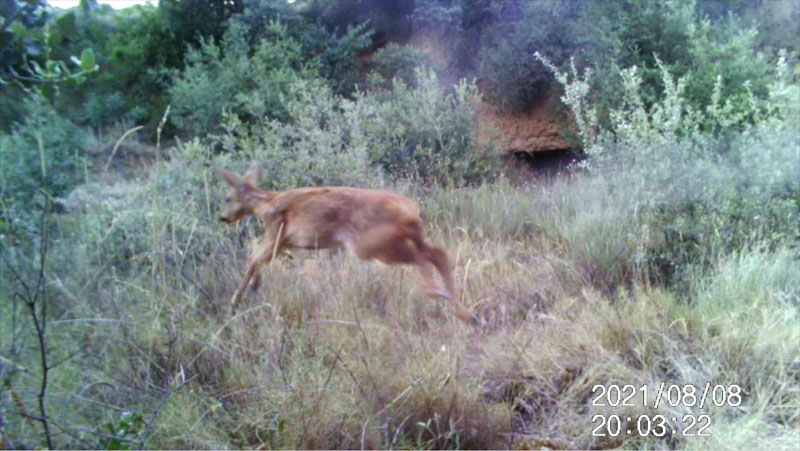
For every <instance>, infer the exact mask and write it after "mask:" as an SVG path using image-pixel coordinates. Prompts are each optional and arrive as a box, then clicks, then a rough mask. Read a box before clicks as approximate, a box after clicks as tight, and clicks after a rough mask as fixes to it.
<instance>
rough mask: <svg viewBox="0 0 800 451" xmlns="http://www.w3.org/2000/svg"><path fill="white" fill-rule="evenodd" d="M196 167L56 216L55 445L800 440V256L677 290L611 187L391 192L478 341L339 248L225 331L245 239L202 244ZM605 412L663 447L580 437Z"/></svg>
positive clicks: (52, 286)
mask: <svg viewBox="0 0 800 451" xmlns="http://www.w3.org/2000/svg"><path fill="white" fill-rule="evenodd" d="M189 164H191V163H182V162H181V161H180V160H175V161H173V162H172V163H170V164H164V165H160V166H158V167H156V168H155V170H154V171H153V173H152V174H151V175H150V176H147V177H146V178H144V179H141V180H131V181H128V182H119V183H117V184H116V185H114V186H113V187H109V186H102V185H84V186H82V187H80V188H79V189H78V190H76V191H75V192H74V193H73V194H72V195H71V198H70V200H71V201H72V202H73V203H72V204H69V205H72V207H70V210H68V211H67V212H65V213H63V214H61V215H60V216H59V218H58V219H57V220H58V221H59V223H60V225H61V228H60V229H61V230H63V232H62V233H63V234H62V235H60V236H58V237H56V242H57V243H58V244H57V245H56V246H55V248H54V249H53V251H52V252H51V255H50V257H49V258H50V260H49V262H50V263H49V279H48V280H49V281H50V282H49V290H50V292H51V296H52V298H51V299H52V300H51V303H50V305H51V318H52V319H51V322H50V326H49V327H50V336H49V339H50V343H51V353H52V354H53V355H54V357H53V359H58V358H61V357H64V356H67V355H69V354H70V353H71V352H72V351H73V350H75V349H80V350H81V352H80V353H79V354H78V356H77V357H75V358H72V359H70V360H67V361H66V362H65V363H63V364H61V365H59V366H58V367H57V368H56V369H54V370H53V371H52V373H51V382H50V383H51V389H50V392H49V394H48V397H49V398H48V399H49V415H50V416H51V417H52V418H53V421H54V423H56V424H57V426H58V427H56V428H55V438H56V441H57V443H59V444H60V445H61V446H64V447H87V446H88V447H107V446H110V443H112V439H116V440H118V441H119V442H120V443H121V444H122V445H126V444H127V445H129V446H132V447H140V446H144V447H152V448H229V447H236V448H250V447H259V448H422V447H424V448H533V447H542V446H546V447H551V448H606V447H616V446H625V447H639V448H703V449H720V448H742V447H754V446H755V447H759V448H775V449H780V448H783V449H789V448H792V447H793V446H794V445H796V443H798V441H799V440H800V415H798V412H800V383H799V382H800V379H798V378H800V327H798V326H797V324H799V323H800V321H798V319H800V318H798V300H799V299H800V291H799V289H798V287H800V272H798V270H797V259H798V254H797V250H796V247H794V248H792V247H790V246H785V245H774V243H772V244H773V245H771V246H770V245H769V244H770V243H760V242H756V241H754V242H752V243H750V245H749V246H748V247H746V249H745V250H740V251H736V252H727V253H718V254H715V260H714V263H713V264H712V265H711V266H709V267H707V268H694V269H692V268H687V269H685V271H683V272H682V273H681V274H682V276H681V277H682V278H681V280H682V282H681V284H680V285H678V284H672V283H669V282H666V281H665V280H662V279H660V278H658V277H653V276H652V274H654V272H655V269H654V265H655V264H656V263H654V262H653V261H652V260H649V259H648V258H646V256H647V255H652V254H653V252H654V250H657V249H659V248H660V247H659V246H663V245H664V243H665V240H667V238H664V234H662V233H661V232H660V231H659V230H657V229H656V225H657V223H656V222H655V219H654V217H655V216H654V215H653V214H651V213H648V212H643V211H642V209H640V207H638V206H637V202H636V199H635V195H634V194H632V193H628V192H624V191H623V192H620V191H615V190H614V189H613V184H612V183H610V182H609V180H608V179H605V178H600V177H589V176H582V175H577V176H573V177H572V178H571V179H570V178H564V179H558V180H556V181H554V182H548V183H542V184H537V185H530V186H525V187H522V186H512V185H511V184H509V183H507V182H504V181H500V182H498V183H495V184H493V185H484V186H481V187H478V188H472V189H464V190H455V189H441V190H433V191H430V192H427V193H424V194H423V193H420V192H416V191H415V190H413V189H411V187H402V186H401V187H396V189H398V190H401V191H403V192H406V193H407V194H409V195H411V196H413V197H416V198H417V199H419V200H421V201H422V203H423V206H424V212H425V216H426V219H427V226H426V229H427V231H428V234H429V237H430V239H431V241H433V242H435V243H440V244H443V245H445V246H446V247H447V249H448V250H449V253H450V257H451V259H453V260H454V262H455V267H456V278H457V281H458V286H459V288H460V289H461V293H460V296H461V298H462V299H463V301H464V302H465V303H466V304H467V305H468V306H470V307H472V308H474V309H475V311H476V312H477V313H478V315H479V316H480V317H481V318H482V319H483V320H484V322H485V324H484V325H483V326H482V327H480V328H478V329H471V328H469V327H468V326H465V325H464V324H462V323H460V322H459V321H458V320H456V319H455V318H454V317H453V314H452V313H453V312H452V311H450V307H449V306H448V305H447V304H446V303H439V302H435V301H431V300H428V299H427V298H424V297H423V296H422V295H421V293H420V291H419V289H418V283H417V275H416V274H415V273H414V271H413V270H412V269H410V268H398V267H388V266H384V265H381V264H379V263H375V262H372V263H367V262H362V261H359V260H358V259H356V258H355V257H354V256H352V255H349V254H347V253H344V252H318V253H313V252H293V253H290V255H289V256H288V257H286V258H284V259H282V260H281V261H279V262H277V263H276V264H273V265H272V266H271V267H270V268H269V269H268V270H267V271H266V274H265V279H264V283H263V285H262V287H261V290H260V291H259V292H257V293H251V294H248V295H247V296H246V297H245V300H244V301H243V304H242V306H241V308H240V310H239V311H238V312H236V313H235V314H234V313H232V312H231V311H230V308H229V306H228V305H227V300H228V299H229V297H230V295H231V293H232V291H233V289H234V288H235V286H236V284H237V283H238V281H239V277H240V276H241V274H242V273H243V270H244V264H245V258H246V249H247V246H248V244H249V242H250V241H251V240H252V239H254V237H255V236H256V235H257V230H256V227H255V222H254V221H253V222H250V221H247V222H245V223H243V224H241V225H239V226H236V227H233V228H225V227H224V226H223V225H222V224H219V223H218V221H216V209H217V208H218V205H219V199H220V196H221V194H222V189H221V184H220V183H219V181H217V180H216V179H215V178H214V177H215V176H214V175H213V173H212V172H210V171H202V170H196V168H195V169H193V168H190V167H189V166H187V165H189ZM678 287H680V289H678ZM11 301H12V300H11V299H6V300H3V302H2V303H0V309H2V311H0V315H1V316H2V318H3V319H2V320H1V321H2V325H3V331H4V332H3V334H2V336H1V337H0V338H1V339H2V340H3V343H2V346H3V349H6V348H8V347H10V346H12V345H13V346H17V347H18V348H19V350H20V352H19V356H20V357H19V359H18V361H20V362H30V363H32V365H30V366H29V367H27V368H26V369H25V370H24V371H19V372H18V375H17V376H15V377H16V379H15V381H16V382H15V384H14V386H13V393H12V398H13V399H16V400H17V408H19V409H22V410H25V411H26V412H29V414H31V415H33V414H34V413H35V400H36V393H37V389H38V385H37V383H38V374H39V373H38V370H37V369H36V367H35V365H33V363H35V362H36V360H35V358H34V357H35V353H36V352H38V351H37V349H36V347H35V342H34V341H33V335H32V333H31V329H30V328H23V327H21V326H20V324H23V323H24V322H25V321H27V319H26V318H27V317H26V316H25V311H24V310H23V309H22V306H21V305H19V303H17V302H11ZM26 366H27V365H26ZM662 382H664V383H666V384H667V385H669V384H676V385H679V386H681V387H684V386H685V385H687V384H693V385H695V386H697V387H700V388H702V387H703V386H704V384H705V383H706V382H710V383H711V384H712V386H713V385H717V384H719V385H722V386H724V387H730V386H731V385H732V384H736V385H738V386H740V387H741V389H742V391H741V405H740V406H738V407H731V406H728V405H724V406H722V407H715V406H713V405H706V406H704V408H702V409H700V408H699V407H698V406H694V407H690V406H687V405H685V404H686V403H680V404H678V405H675V406H670V405H669V404H668V403H663V402H662V403H661V405H660V406H659V407H658V408H656V407H655V405H654V399H655V396H656V391H657V387H658V386H659V385H660V384H661V383H662ZM625 384H631V385H633V386H634V387H636V388H639V387H641V386H643V385H645V384H647V386H648V387H650V390H649V392H648V393H647V395H648V396H647V404H645V399H644V396H643V395H642V393H641V392H638V394H637V396H636V397H634V398H632V400H631V401H630V402H629V403H630V404H632V405H631V406H627V407H607V406H606V407H604V406H596V405H594V404H596V403H594V402H593V400H594V399H595V398H596V394H597V393H598V392H597V389H596V388H595V386H597V385H602V386H604V387H607V388H608V387H611V386H613V385H616V386H620V387H621V386H622V385H625ZM709 404H710V403H709ZM124 412H134V415H133V416H132V417H131V416H127V417H126V416H125V415H126V414H124ZM612 414H616V415H620V416H621V417H622V418H623V419H626V418H627V417H631V421H630V422H628V421H625V420H624V421H623V424H622V430H623V431H624V430H625V429H626V428H627V427H628V426H631V425H635V424H636V423H637V421H639V418H640V417H641V416H643V415H649V416H650V417H652V416H654V415H659V414H660V415H664V416H665V418H668V419H670V420H669V421H667V423H666V428H667V431H669V432H668V433H667V434H666V436H665V437H663V438H659V437H654V436H648V437H640V436H638V435H637V434H635V433H634V434H632V435H627V434H625V433H624V432H623V433H622V434H621V435H619V436H609V434H608V433H605V434H604V435H605V436H598V435H596V434H593V430H595V428H596V427H597V426H598V424H599V422H598V421H599V420H598V419H597V418H596V417H595V415H604V416H606V417H608V416H609V415H612ZM136 415H138V417H137V416H136ZM683 415H708V416H709V417H708V421H710V426H709V427H708V428H707V429H706V430H705V432H707V433H710V434H711V436H710V437H694V436H690V435H689V434H696V432H697V429H698V427H697V426H695V427H694V429H692V428H687V425H686V424H681V422H673V421H671V418H672V417H678V418H681V417H682V416H683ZM125 418H128V420H126V419H125ZM131 418H133V420H131ZM139 418H141V419H139ZM109 426H110V428H109ZM687 429H688V430H687ZM4 431H5V433H6V435H7V437H10V439H11V440H13V441H14V443H15V444H17V445H36V444H38V443H40V442H39V440H40V429H39V426H38V424H37V423H35V422H33V421H26V420H22V419H20V420H17V419H15V420H14V421H12V422H10V423H9V424H7V425H6V426H4ZM672 431H675V433H674V434H673V433H672ZM98 432H100V434H98Z"/></svg>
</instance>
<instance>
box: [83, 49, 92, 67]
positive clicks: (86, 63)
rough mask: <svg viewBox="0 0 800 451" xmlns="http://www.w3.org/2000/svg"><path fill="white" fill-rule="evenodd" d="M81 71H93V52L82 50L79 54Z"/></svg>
mask: <svg viewBox="0 0 800 451" xmlns="http://www.w3.org/2000/svg"><path fill="white" fill-rule="evenodd" d="M81 69H83V70H85V71H90V70H92V69H94V51H93V50H92V49H89V48H87V49H83V52H81Z"/></svg>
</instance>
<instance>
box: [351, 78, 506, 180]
mask: <svg viewBox="0 0 800 451" xmlns="http://www.w3.org/2000/svg"><path fill="white" fill-rule="evenodd" d="M415 74H416V78H417V84H418V85H417V86H416V87H413V88H412V87H410V86H407V85H406V84H405V83H403V82H402V81H400V80H397V79H395V80H394V81H393V86H392V90H390V91H378V92H367V93H360V94H358V95H356V98H355V101H354V102H352V103H350V104H349V105H346V106H344V110H345V116H346V117H347V120H348V123H349V124H351V125H350V126H351V132H350V133H351V137H350V140H351V142H353V143H359V144H363V145H364V147H365V148H367V149H368V152H369V159H370V161H371V162H373V163H374V164H377V165H379V166H380V167H382V168H383V169H384V170H385V171H386V172H387V173H389V174H392V176H394V177H411V178H419V179H422V180H425V181H429V182H438V183H455V184H456V185H461V184H465V183H476V182H479V181H481V180H487V179H490V178H491V177H492V176H493V175H494V174H495V171H494V170H495V169H496V168H497V165H496V163H497V158H496V157H494V155H492V152H491V150H490V149H482V148H480V147H479V146H478V145H477V144H476V142H475V139H474V134H473V130H472V126H473V121H474V110H473V105H474V103H475V102H476V100H477V99H478V89H477V87H476V85H475V82H474V81H472V82H469V81H466V80H463V79H462V80H461V81H460V82H459V83H458V84H457V85H455V86H454V89H453V91H452V92H448V91H446V90H443V89H442V88H441V86H440V83H439V79H438V77H437V76H436V73H435V72H434V71H433V69H427V70H425V69H421V68H420V69H417V70H416V72H415Z"/></svg>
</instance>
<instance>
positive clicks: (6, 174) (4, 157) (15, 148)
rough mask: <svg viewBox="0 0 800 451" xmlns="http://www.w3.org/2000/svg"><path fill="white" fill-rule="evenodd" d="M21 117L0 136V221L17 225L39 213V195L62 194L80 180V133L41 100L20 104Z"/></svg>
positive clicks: (82, 135) (81, 158) (81, 137)
mask: <svg viewBox="0 0 800 451" xmlns="http://www.w3.org/2000/svg"><path fill="white" fill-rule="evenodd" d="M24 109H25V119H24V121H23V122H21V123H16V124H14V125H13V126H12V131H11V133H10V134H0V201H2V205H3V210H4V211H3V212H2V214H3V221H11V222H15V223H16V222H23V221H25V220H26V219H28V218H29V216H28V215H29V214H31V213H33V212H35V211H39V210H40V208H41V205H40V204H39V202H40V201H41V199H42V196H41V195H40V194H41V192H44V193H46V195H47V196H48V197H51V198H56V197H60V196H63V195H65V194H66V193H67V191H68V190H69V189H70V188H71V187H72V186H74V185H75V183H77V182H78V181H79V180H80V179H81V176H82V174H81V171H80V169H81V168H82V163H84V161H85V160H84V158H85V157H84V148H85V147H84V146H85V144H86V134H85V133H84V132H83V131H82V130H81V129H80V128H78V127H77V126H75V125H74V124H73V123H72V122H70V121H68V120H66V119H64V118H62V117H61V116H59V115H58V113H57V112H56V111H55V109H53V107H52V106H50V105H48V104H46V103H44V101H43V100H42V99H39V98H33V99H28V100H26V101H25V103H24Z"/></svg>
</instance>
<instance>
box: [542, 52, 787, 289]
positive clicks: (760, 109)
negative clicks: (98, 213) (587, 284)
mask: <svg viewBox="0 0 800 451" xmlns="http://www.w3.org/2000/svg"><path fill="white" fill-rule="evenodd" d="M540 59H541V58H540ZM543 61H544V62H545V63H546V64H548V63H547V61H546V60H544V59H543ZM657 62H658V63H659V64H660V62H659V61H658V60H657ZM551 67H552V66H551ZM660 68H661V69H660V70H661V77H662V78H661V80H662V83H663V85H664V87H665V89H664V94H663V96H662V97H659V98H658V99H657V100H656V101H655V102H654V103H653V104H652V106H649V107H648V106H647V105H646V103H645V102H644V101H643V96H642V94H641V87H642V85H643V80H642V78H641V77H640V76H639V72H638V71H637V70H636V68H630V69H624V70H621V71H620V72H619V73H620V74H621V76H622V83H623V87H624V90H623V97H622V99H621V102H620V104H621V107H619V108H617V109H612V110H611V111H610V112H609V118H610V124H611V125H610V127H609V128H605V127H602V126H600V125H599V124H598V121H597V116H598V115H597V112H596V111H597V105H595V104H593V103H592V102H591V101H589V98H590V94H591V86H592V85H591V73H590V72H588V71H587V73H586V74H585V75H584V77H583V78H580V77H578V75H577V72H576V71H575V70H574V66H573V73H572V78H570V77H569V76H567V74H563V73H560V72H558V71H557V70H556V71H555V72H556V77H557V79H558V80H559V81H560V82H561V83H562V84H563V85H564V89H565V93H566V94H565V96H564V97H563V100H564V101H565V103H566V104H567V105H568V106H570V108H571V109H572V111H573V114H574V116H575V117H576V122H577V124H578V126H579V128H580V130H581V133H582V137H583V140H584V143H585V145H586V152H587V154H588V155H589V156H590V159H589V162H588V167H589V168H590V169H591V170H592V171H593V172H594V173H595V174H596V176H598V177H612V178H613V179H612V180H615V181H614V182H613V183H612V185H613V187H614V188H613V189H615V190H619V191H621V192H626V193H627V192H635V193H637V194H636V198H635V205H636V208H637V209H638V210H640V211H642V212H643V213H644V214H645V215H646V216H648V217H649V218H650V219H649V220H648V223H649V229H650V230H652V231H651V232H649V233H654V234H656V236H659V237H660V239H659V240H658V242H657V243H656V245H655V246H653V247H650V248H649V249H648V250H647V253H646V255H645V260H646V261H648V262H649V263H651V264H652V265H653V267H654V269H656V271H657V277H662V278H666V279H667V280H668V281H671V280H672V278H673V277H676V276H677V277H678V280H679V281H680V280H684V281H685V280H686V276H688V275H689V274H688V273H687V272H686V270H687V265H690V264H692V265H696V266H697V267H699V268H709V267H710V265H712V264H713V263H714V262H715V261H716V260H717V258H718V257H720V256H724V255H727V254H730V253H732V252H738V251H739V250H741V249H745V248H747V247H748V246H750V245H752V243H754V242H763V241H768V242H770V243H773V244H774V245H778V244H780V243H796V242H797V240H798V238H800V236H798V234H797V231H796V228H795V226H794V225H793V224H795V223H796V222H797V221H798V211H797V206H798V205H799V204H800V183H798V182H797V177H796V174H797V173H800V159H798V158H797V155H798V152H800V134H798V133H797V127H796V124H797V113H796V112H797V105H796V102H794V101H792V100H790V98H791V97H792V96H795V95H796V94H797V86H796V84H795V83H793V82H792V74H791V70H790V68H789V66H788V64H787V62H786V60H785V58H783V57H782V58H780V59H779V61H778V63H777V64H776V66H775V71H776V73H777V74H778V76H777V77H776V78H775V79H774V81H773V83H771V84H770V85H769V94H768V98H769V100H767V101H762V100H758V99H756V98H754V97H748V103H747V105H746V106H747V108H746V109H744V110H743V109H742V108H741V107H739V106H735V105H734V104H733V102H732V101H731V100H730V99H729V100H727V101H725V103H724V104H721V101H720V99H721V97H722V96H721V94H720V92H721V86H722V81H721V80H718V81H717V83H716V85H715V87H714V89H713V92H712V95H711V99H710V101H709V104H705V105H700V106H699V107H697V106H689V102H690V101H689V100H687V95H686V94H685V89H686V86H687V85H689V84H690V82H691V80H690V76H686V77H684V78H681V79H680V80H678V81H675V80H674V78H673V76H672V74H671V72H670V71H669V70H668V69H667V68H666V67H664V66H663V65H661V66H660ZM554 70H555V69H554ZM743 117H750V118H752V119H751V120H752V121H753V122H754V124H753V125H747V123H748V122H747V121H742V120H741V119H742V118H743ZM740 127H744V131H740Z"/></svg>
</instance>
